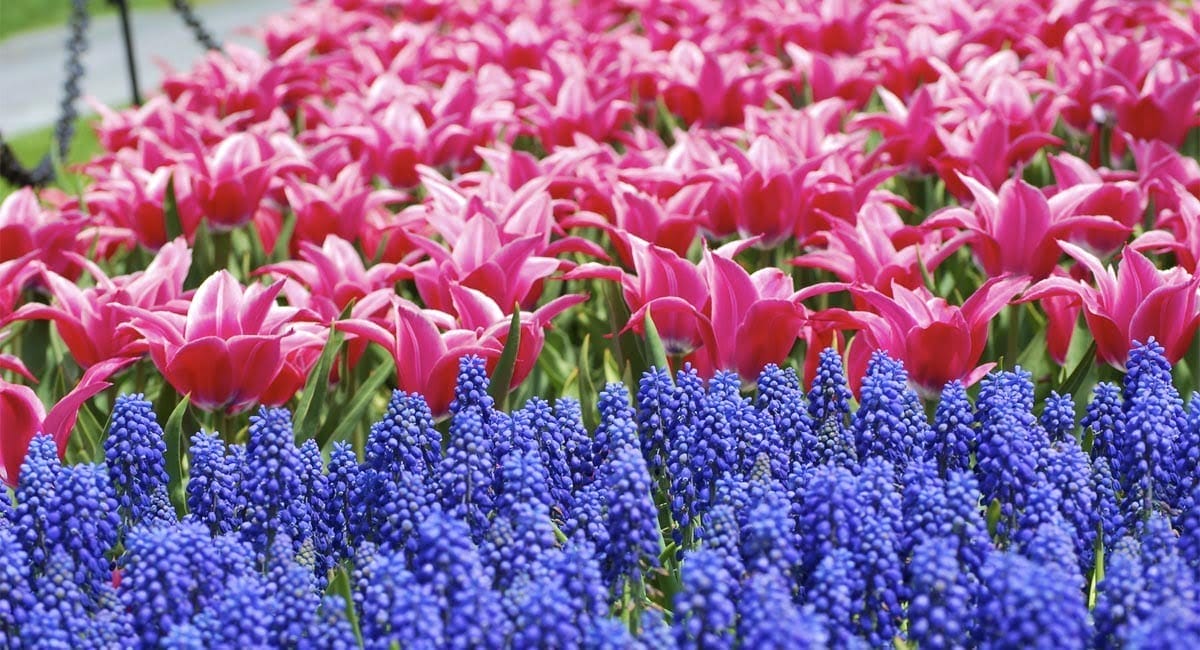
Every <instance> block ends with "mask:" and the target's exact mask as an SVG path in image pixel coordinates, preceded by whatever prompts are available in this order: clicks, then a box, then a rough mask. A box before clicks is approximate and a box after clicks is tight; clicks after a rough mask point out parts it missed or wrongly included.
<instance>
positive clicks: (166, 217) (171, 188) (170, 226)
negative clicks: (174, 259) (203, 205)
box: [163, 174, 183, 242]
mask: <svg viewBox="0 0 1200 650" xmlns="http://www.w3.org/2000/svg"><path fill="white" fill-rule="evenodd" d="M163 226H164V228H165V229H166V233H167V241H169V242H170V241H175V239H176V238H178V237H179V236H180V235H182V234H183V221H182V220H181V219H180V217H179V201H178V200H177V199H176V198H175V176H174V175H173V174H172V175H171V178H168V179H167V189H166V191H165V192H164V193H163Z"/></svg>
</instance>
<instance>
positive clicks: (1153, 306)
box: [1022, 242, 1200, 369]
mask: <svg viewBox="0 0 1200 650" xmlns="http://www.w3.org/2000/svg"><path fill="white" fill-rule="evenodd" d="M1060 245H1061V246H1062V249H1063V251H1065V252H1066V253H1067V255H1070V256H1071V257H1072V258H1074V259H1075V261H1077V262H1078V263H1079V264H1080V265H1082V266H1083V267H1084V268H1085V269H1087V270H1088V271H1089V272H1090V273H1091V275H1092V281H1093V282H1094V283H1095V286H1093V285H1091V284H1088V283H1086V282H1084V281H1082V280H1076V279H1073V278H1066V277H1059V276H1054V277H1049V278H1046V279H1045V280H1042V281H1041V282H1039V283H1037V284H1035V285H1034V286H1033V287H1032V288H1030V289H1029V291H1027V292H1026V293H1025V295H1024V296H1023V297H1022V300H1023V301H1025V300H1038V299H1041V298H1044V297H1047V296H1069V297H1070V298H1071V300H1072V302H1073V303H1074V304H1082V306H1083V316H1084V319H1085V320H1086V321H1087V324H1088V329H1089V330H1091V334H1092V337H1093V338H1094V339H1095V340H1096V356H1097V357H1098V358H1099V359H1100V360H1101V361H1103V362H1105V363H1108V364H1110V365H1112V366H1113V367H1115V368H1118V369H1123V368H1124V367H1125V361H1126V357H1127V356H1128V355H1129V348H1130V347H1131V346H1132V345H1133V342H1134V341H1148V340H1150V338H1151V337H1153V338H1154V339H1155V340H1157V341H1158V342H1159V343H1160V344H1161V345H1162V346H1163V348H1164V349H1165V354H1166V357H1167V360H1168V361H1170V362H1171V363H1175V362H1176V361H1178V360H1179V359H1181V358H1183V355H1184V354H1185V353H1186V352H1187V348H1188V346H1189V345H1191V343H1192V337H1193V336H1195V334H1196V328H1197V326H1200V299H1198V297H1197V293H1196V292H1197V290H1200V275H1193V274H1191V273H1188V272H1187V271H1186V270H1184V269H1182V268H1178V267H1176V268H1172V269H1167V270H1162V271H1160V270H1159V269H1157V268H1155V266H1154V264H1153V263H1152V262H1151V261H1150V260H1148V259H1146V257H1145V256H1144V255H1142V254H1141V253H1139V252H1138V251H1136V250H1134V249H1133V248H1126V249H1125V251H1124V252H1123V253H1122V256H1121V261H1120V263H1119V264H1118V265H1117V269H1116V270H1114V269H1113V268H1112V267H1111V266H1108V267H1106V266H1104V265H1103V264H1102V263H1101V261H1100V260H1099V259H1098V258H1097V257H1096V256H1095V255H1092V254H1091V253H1089V252H1088V251H1086V250H1084V249H1083V248H1081V247H1079V246H1075V245H1074V244H1069V243H1067V242H1062V243H1061V244H1060Z"/></svg>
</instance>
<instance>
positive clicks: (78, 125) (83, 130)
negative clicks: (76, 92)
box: [0, 0, 101, 199]
mask: <svg viewBox="0 0 1200 650" xmlns="http://www.w3.org/2000/svg"><path fill="white" fill-rule="evenodd" d="M8 1H9V0H0V2H3V3H7V2H8ZM97 119H99V118H97V117H96V116H94V115H90V116H88V117H81V118H79V119H78V120H76V121H75V135H74V137H72V138H71V150H70V153H69V156H68V158H67V160H66V166H68V167H69V166H71V165H75V164H77V163H82V162H86V161H88V160H91V159H92V158H94V157H95V156H96V155H97V154H99V153H100V151H101V149H100V142H99V141H98V140H97V139H96V134H95V132H94V131H92V126H91V125H92V122H94V121H95V120H97ZM5 139H6V140H7V141H8V144H9V145H10V146H11V147H12V149H13V152H14V153H15V154H16V155H17V159H18V160H20V161H21V163H22V164H24V165H25V166H26V167H36V166H37V164H38V162H39V161H41V159H42V156H44V155H46V154H47V153H48V152H49V151H50V148H51V145H52V144H53V142H54V127H53V126H47V127H43V128H41V129H37V130H35V131H28V132H25V133H19V134H16V135H13V136H6V138H5ZM85 178H86V177H84V176H82V175H80V174H74V173H71V172H69V171H65V170H64V171H63V172H62V173H61V174H60V176H59V177H58V178H57V179H56V180H55V182H54V183H53V185H54V186H55V187H59V188H62V189H63V190H65V191H68V192H74V191H75V190H76V189H78V188H79V187H80V183H81V182H82V181H83V180H84V179H85ZM14 190H16V188H15V187H13V186H11V185H9V184H8V183H7V182H5V181H4V180H0V199H3V198H4V197H6V196H8V195H9V194H11V193H12V192H13V191H14Z"/></svg>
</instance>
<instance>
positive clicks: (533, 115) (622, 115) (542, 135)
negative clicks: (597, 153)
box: [525, 60, 633, 149]
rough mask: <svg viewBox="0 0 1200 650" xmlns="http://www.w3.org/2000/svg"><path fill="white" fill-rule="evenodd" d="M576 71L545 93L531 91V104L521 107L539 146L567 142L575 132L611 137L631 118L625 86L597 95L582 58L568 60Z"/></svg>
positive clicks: (575, 134) (630, 107)
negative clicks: (532, 93) (532, 98)
mask: <svg viewBox="0 0 1200 650" xmlns="http://www.w3.org/2000/svg"><path fill="white" fill-rule="evenodd" d="M567 63H568V64H573V65H572V67H573V68H575V67H576V66H579V67H578V68H576V69H577V70H578V71H577V72H574V73H569V76H567V77H566V78H565V79H563V80H562V82H561V83H559V84H558V87H557V88H548V89H547V91H548V92H549V93H553V94H552V95H548V96H545V97H543V96H541V95H535V96H534V101H535V103H534V105H533V106H531V107H529V109H528V110H527V111H525V115H526V116H527V118H528V119H529V121H530V122H531V123H532V124H535V125H537V127H536V128H535V129H534V134H535V135H536V136H537V138H538V140H539V141H540V142H541V143H542V146H543V147H545V148H547V149H550V148H552V147H553V148H557V147H563V146H570V145H571V144H573V143H574V142H576V137H577V134H582V135H584V136H587V137H588V138H591V139H593V140H597V141H602V140H607V139H609V138H611V137H612V136H613V135H614V134H615V133H616V132H617V131H619V130H620V129H621V128H622V127H624V126H625V125H626V124H628V123H629V122H630V121H631V120H632V119H633V106H632V105H631V104H630V103H629V102H628V101H625V100H624V99H621V96H622V95H623V94H626V93H628V89H623V88H616V89H613V90H611V91H609V92H607V93H604V94H603V95H601V96H597V94H598V93H597V92H596V91H594V90H593V89H592V87H591V79H590V78H589V77H588V75H587V71H586V70H585V69H583V67H582V66H583V63H584V62H583V61H579V60H575V61H569V62H567Z"/></svg>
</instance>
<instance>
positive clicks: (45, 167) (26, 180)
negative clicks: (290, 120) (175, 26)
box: [0, 0, 221, 186]
mask: <svg viewBox="0 0 1200 650" xmlns="http://www.w3.org/2000/svg"><path fill="white" fill-rule="evenodd" d="M171 6H172V7H173V8H174V9H175V11H176V12H178V13H179V16H180V17H181V18H183V22H184V24H186V25H187V26H188V27H189V28H190V29H191V30H192V34H193V35H194V36H195V37H196V40H197V41H198V42H199V43H200V45H201V46H203V47H204V48H205V49H209V50H219V49H221V44H220V43H218V42H217V39H216V38H214V37H213V35H212V33H211V32H209V31H208V29H207V28H205V27H204V24H203V23H201V22H200V18H199V17H198V16H197V15H196V12H195V10H194V9H192V6H191V4H190V3H189V2H188V0H171ZM88 23H89V16H88V10H87V0H72V2H71V18H70V22H69V23H68V26H69V29H70V36H69V37H68V38H67V61H66V66H65V67H66V73H67V78H66V81H65V82H64V83H63V89H62V91H63V92H62V100H61V101H60V102H59V105H58V106H59V117H58V121H56V122H55V123H54V146H55V149H54V152H53V153H55V154H57V156H58V160H59V161H65V160H67V154H69V153H70V151H71V138H72V137H74V135H75V121H76V119H78V117H79V111H78V109H77V108H76V104H77V103H78V101H79V93H80V81H82V79H83V73H84V69H83V63H82V62H81V59H82V57H83V53H84V52H86V51H87V48H88V41H87V28H88ZM0 178H4V180H6V181H8V182H9V183H11V184H13V185H17V186H27V185H34V186H42V185H46V184H47V183H50V182H52V181H53V180H54V157H53V155H52V154H49V153H48V154H46V155H45V156H43V157H42V160H41V161H40V162H39V163H38V165H37V167H34V168H33V169H30V168H28V167H26V166H25V165H23V164H21V161H20V160H18V159H17V156H16V154H15V153H14V152H13V150H12V147H10V146H9V144H8V143H7V142H6V141H5V140H4V136H3V135H0Z"/></svg>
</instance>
